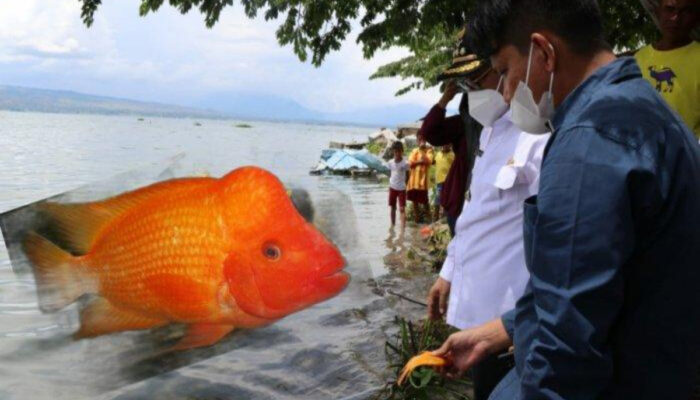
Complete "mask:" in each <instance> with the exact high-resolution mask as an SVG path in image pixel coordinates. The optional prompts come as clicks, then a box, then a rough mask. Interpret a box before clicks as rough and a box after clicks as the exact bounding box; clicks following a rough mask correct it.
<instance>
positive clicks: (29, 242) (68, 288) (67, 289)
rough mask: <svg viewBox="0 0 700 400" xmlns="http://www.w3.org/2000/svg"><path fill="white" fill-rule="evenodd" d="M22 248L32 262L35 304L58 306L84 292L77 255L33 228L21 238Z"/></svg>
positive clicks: (45, 308)
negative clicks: (22, 239) (37, 296)
mask: <svg viewBox="0 0 700 400" xmlns="http://www.w3.org/2000/svg"><path fill="white" fill-rule="evenodd" d="M24 251H25V253H26V255H27V257H28V258H29V261H31V263H32V264H33V265H34V277H35V279H36V285H37V293H38V295H39V308H40V309H41V310H42V311H44V312H52V311H57V310H60V309H61V308H63V307H66V306H67V305H69V304H71V303H73V302H75V301H76V300H77V299H78V297H80V296H82V295H83V294H84V293H86V290H84V286H85V285H84V280H83V279H82V277H81V276H80V268H79V267H80V264H81V260H80V259H79V258H78V257H74V256H73V255H71V254H70V253H68V252H67V251H65V250H63V249H61V248H60V247H58V246H56V245H55V244H53V243H51V242H50V241H48V240H47V239H45V238H43V237H41V236H39V235H38V234H36V233H34V232H31V233H29V234H28V235H27V237H26V238H25V240H24Z"/></svg>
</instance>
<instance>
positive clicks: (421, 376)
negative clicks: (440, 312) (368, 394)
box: [374, 317, 472, 400]
mask: <svg viewBox="0 0 700 400" xmlns="http://www.w3.org/2000/svg"><path fill="white" fill-rule="evenodd" d="M394 323H395V324H396V325H397V326H398V328H399V329H398V332H397V333H396V334H395V335H394V336H392V337H391V339H390V340H388V341H387V342H386V344H385V348H384V352H385V355H386V360H387V364H388V368H389V371H390V373H391V374H392V376H393V377H394V378H393V379H392V380H391V381H389V382H388V383H387V384H386V386H385V387H384V388H383V389H382V390H381V391H380V392H379V393H378V394H377V396H376V397H375V398H374V399H375V400H401V399H411V400H413V399H425V400H428V399H466V400H468V399H470V397H469V396H468V395H467V393H469V392H471V387H472V383H471V381H470V380H467V379H458V380H449V379H446V378H444V377H442V375H440V374H439V373H438V372H436V371H435V370H434V369H432V368H429V367H423V368H417V369H416V370H415V371H413V373H412V374H411V376H410V377H409V379H408V381H407V382H405V383H404V384H403V385H401V386H399V385H398V384H397V383H396V379H397V378H398V376H399V374H400V373H401V370H402V369H403V367H404V365H406V363H407V362H408V360H410V359H411V358H412V357H413V356H415V355H418V354H420V353H422V352H423V351H427V350H435V349H436V348H438V347H440V345H442V343H443V342H444V341H445V340H447V337H448V336H449V335H450V334H451V333H453V332H455V330H454V329H453V328H451V327H449V326H448V325H447V324H445V323H444V322H442V321H429V320H425V321H422V322H418V323H414V322H412V321H407V320H405V319H403V318H400V317H396V318H395V320H394Z"/></svg>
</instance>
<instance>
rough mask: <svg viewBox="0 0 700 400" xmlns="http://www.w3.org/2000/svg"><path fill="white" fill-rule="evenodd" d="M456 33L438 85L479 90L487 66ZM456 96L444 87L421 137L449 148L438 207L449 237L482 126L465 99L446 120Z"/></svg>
mask: <svg viewBox="0 0 700 400" xmlns="http://www.w3.org/2000/svg"><path fill="white" fill-rule="evenodd" d="M467 48H468V46H467V44H466V41H465V38H464V32H462V33H460V38H459V42H458V43H457V47H456V49H455V51H454V53H453V54H454V57H453V60H452V65H450V67H449V68H448V69H447V70H445V71H444V72H443V73H442V74H441V75H440V76H439V77H438V80H440V81H454V80H459V81H461V82H462V83H465V84H466V85H467V86H470V87H479V84H480V83H481V81H482V80H483V79H484V78H485V77H486V76H487V75H488V74H489V71H490V67H489V65H488V63H485V62H482V61H481V60H477V59H476V56H475V55H474V54H472V52H471V51H468V50H467ZM457 94H458V88H457V86H456V85H448V86H447V87H446V89H445V92H444V93H443V95H442V97H441V98H440V100H439V101H438V103H437V104H436V105H435V106H433V108H432V109H430V111H429V112H428V114H427V115H426V116H425V118H424V119H423V125H422V126H421V133H422V134H423V135H424V136H425V138H426V140H427V141H428V143H430V144H432V145H433V146H444V145H446V144H449V145H451V146H452V151H453V152H454V155H455V159H454V162H453V163H452V166H451V167H450V170H449V172H448V173H447V176H446V177H445V181H444V182H443V184H442V190H441V192H440V205H441V206H442V208H443V210H444V211H445V217H446V218H447V225H449V227H450V233H451V234H452V237H454V236H455V224H456V223H457V218H458V217H459V215H460V214H461V213H462V208H463V206H464V200H465V193H466V191H467V188H468V186H469V180H470V175H471V172H472V168H473V166H474V160H475V159H476V152H477V150H478V148H479V135H480V133H481V129H482V126H481V124H479V123H478V122H477V121H475V120H474V119H473V118H471V117H470V116H469V109H468V108H469V107H468V104H467V96H466V95H464V96H462V101H461V104H460V107H459V109H460V114H459V115H454V116H451V117H447V116H446V114H447V106H448V104H449V103H450V102H451V101H452V99H454V98H455V96H457Z"/></svg>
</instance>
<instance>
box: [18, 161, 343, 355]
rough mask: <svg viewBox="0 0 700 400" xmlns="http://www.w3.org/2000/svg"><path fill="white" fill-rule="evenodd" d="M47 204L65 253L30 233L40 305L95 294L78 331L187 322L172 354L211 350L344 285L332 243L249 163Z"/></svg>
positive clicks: (28, 248)
mask: <svg viewBox="0 0 700 400" xmlns="http://www.w3.org/2000/svg"><path fill="white" fill-rule="evenodd" d="M42 211H43V212H44V213H46V214H48V216H49V217H50V218H51V220H52V221H53V231H54V232H56V236H57V238H56V241H57V242H58V243H61V245H62V246H63V247H65V248H66V249H68V250H69V251H70V252H69V251H67V250H64V249H63V248H61V247H59V246H57V245H55V244H54V243H52V242H50V241H49V240H47V239H45V238H43V237H42V236H39V235H38V234H36V233H30V234H28V236H27V237H26V239H25V241H24V249H25V252H26V254H27V256H28V258H29V260H30V261H31V262H32V264H33V265H34V275H35V277H36V281H37V288H38V292H39V300H40V306H41V309H42V310H43V311H47V312H49V311H54V310H57V309H60V308H63V307H65V306H67V305H69V304H70V303H73V302H75V301H76V300H77V299H78V298H79V297H80V296H82V295H84V294H93V295H96V296H95V297H94V298H93V299H92V300H91V301H90V303H88V305H87V306H86V307H85V308H84V309H83V310H82V311H81V313H80V330H79V331H78V332H77V333H76V337H79V338H80V337H93V336H97V335H102V334H107V333H112V332H119V331H126V330H135V329H148V328H152V327H157V326H162V325H166V324H169V323H173V322H175V323H184V324H187V333H186V334H185V336H184V337H183V338H182V339H181V340H180V342H179V343H178V344H177V345H176V346H175V348H176V349H187V348H193V347H201V346H208V345H211V344H214V343H216V342H217V341H219V340H220V339H221V338H222V337H224V336H225V335H227V334H228V333H229V332H231V331H232V330H233V329H235V328H237V327H240V328H253V327H258V326H262V325H266V324H269V323H271V322H273V321H275V320H277V319H280V318H282V317H284V316H286V315H288V314H291V313H293V312H295V311H299V310H301V309H303V308H306V307H309V306H310V305H312V304H315V303H318V302H321V301H324V300H326V299H328V298H330V297H332V296H334V295H336V294H338V293H339V292H340V291H342V290H343V288H345V286H346V285H347V283H348V281H349V276H348V275H347V274H346V273H345V272H343V271H342V268H343V266H344V264H345V262H344V260H343V258H342V256H341V254H340V253H339V252H338V250H337V249H336V247H335V246H333V244H331V243H330V242H329V241H328V240H327V239H326V238H325V237H324V236H323V235H322V234H321V233H320V232H319V231H318V230H316V228H314V227H313V226H312V225H311V224H309V223H308V222H306V220H304V218H303V217H302V216H301V215H299V213H298V212H297V210H296V209H295V207H294V205H293V203H292V201H291V200H290V198H289V197H288V195H287V193H286V191H285V188H284V187H283V185H282V184H281V183H280V181H279V180H278V179H277V178H276V177H275V176H274V175H272V174H271V173H269V172H267V171H265V170H262V169H259V168H255V167H245V168H240V169H237V170H234V171H232V172H230V173H229V174H228V175H226V176H224V177H223V178H220V179H214V178H186V179H175V180H171V181H167V182H162V183H158V184H154V185H151V186H148V187H145V188H142V189H139V190H136V191H133V192H129V193H125V194H123V195H120V196H117V197H113V198H110V199H107V200H104V201H100V202H95V203H86V204H57V203H46V204H45V205H44V206H43V207H42ZM74 254H75V255H74Z"/></svg>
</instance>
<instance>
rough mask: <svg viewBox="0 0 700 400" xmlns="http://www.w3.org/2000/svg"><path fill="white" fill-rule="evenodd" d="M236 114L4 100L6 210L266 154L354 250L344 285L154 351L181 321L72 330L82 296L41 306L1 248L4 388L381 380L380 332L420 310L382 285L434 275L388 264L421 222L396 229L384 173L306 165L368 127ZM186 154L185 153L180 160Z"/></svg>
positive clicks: (1, 197) (55, 392) (153, 394)
mask: <svg viewBox="0 0 700 400" xmlns="http://www.w3.org/2000/svg"><path fill="white" fill-rule="evenodd" d="M237 124H238V121H230V120H201V121H194V120H191V119H168V118H150V117H146V118H144V119H143V120H139V119H138V118H137V117H133V116H95V115H63V114H40V113H16V112H6V111H0V149H1V150H2V152H1V153H0V167H1V168H2V175H0V212H6V211H9V210H11V209H14V208H17V207H20V206H23V205H25V204H28V203H32V202H35V201H38V200H41V199H44V198H47V197H50V196H54V195H57V194H60V193H63V192H67V191H72V190H74V189H76V188H78V187H81V186H85V185H88V186H86V187H87V188H88V189H87V190H86V189H83V190H82V191H79V192H78V194H79V195H80V194H81V193H82V195H84V196H88V197H90V195H92V196H93V197H94V196H97V195H98V194H99V193H91V192H90V188H93V187H99V186H94V185H91V184H92V183H93V182H110V185H111V186H110V187H111V188H112V190H116V189H115V188H118V187H119V185H123V186H125V188H130V186H133V185H134V182H136V181H138V179H144V180H153V179H161V178H162V177H167V176H179V175H192V174H205V173H207V174H211V175H213V176H221V175H223V174H224V173H226V172H228V171H230V170H231V169H234V168H236V167H239V166H243V165H258V166H261V167H264V168H266V169H269V170H271V171H272V172H274V173H275V174H277V175H278V176H279V177H280V178H281V179H282V181H283V182H285V184H287V185H288V186H290V187H299V188H302V189H305V190H307V191H308V192H309V193H310V195H311V198H312V201H313V204H314V206H315V209H316V219H315V220H316V221H317V225H318V226H319V228H321V229H322V230H323V231H324V232H326V233H327V235H328V236H329V237H330V238H331V239H332V240H334V242H336V244H337V245H338V246H339V247H340V248H341V250H342V252H343V254H344V256H345V257H346V259H347V260H348V267H347V270H348V271H349V272H350V273H351V275H352V277H353V279H352V282H351V284H350V286H349V287H348V288H347V289H346V290H345V291H344V292H343V293H342V294H341V295H339V296H337V297H335V298H333V299H332V300H330V301H328V302H325V303H322V304H319V305H316V306H314V307H312V308H310V309H307V310H303V311H301V312H299V313H296V314H293V315H291V316H289V317H287V318H285V319H283V320H281V321H278V322H277V323H275V324H273V325H271V326H269V327H266V328H262V329H257V330H250V331H244V330H241V331H236V332H234V333H233V334H231V335H229V336H228V337H227V338H226V339H224V340H223V341H221V342H220V343H218V344H217V345H215V346H212V347H210V348H206V349H196V350H192V351H186V352H180V353H175V354H167V355H158V353H157V351H156V349H157V348H159V345H162V343H164V342H168V341H172V339H173V338H174V337H176V336H177V335H178V334H179V333H181V330H180V329H178V328H177V327H170V328H164V329H158V330H155V331H151V332H148V331H141V332H126V333H119V334H113V335H106V336H102V337H98V338H95V339H89V340H79V341H74V340H73V339H71V336H70V335H71V333H72V332H74V331H75V330H76V328H77V326H78V319H77V312H78V310H77V306H75V305H74V306H71V307H68V308H67V309H64V310H61V311H60V312H57V313H53V314H42V313H41V312H40V311H39V309H38V307H37V301H36V291H35V285H34V279H33V277H32V275H31V274H28V273H26V272H23V269H22V268H21V267H20V268H18V267H17V265H15V266H14V267H15V269H14V270H13V266H12V265H11V263H10V260H9V256H8V253H7V252H6V251H5V249H4V247H3V248H0V399H29V398H31V399H49V398H50V399H53V400H58V399H82V398H90V399H92V398H105V399H249V398H250V399H280V398H312V399H343V398H348V399H350V398H356V399H364V398H371V397H372V395H373V394H374V393H375V392H376V390H377V388H379V387H381V386H382V385H383V384H384V382H385V381H386V379H387V376H386V371H384V364H383V362H384V354H383V345H384V341H385V340H386V337H387V335H388V334H389V333H390V332H391V331H392V329H393V326H392V324H391V320H392V318H393V316H394V315H395V314H397V313H399V314H402V315H406V316H417V315H421V314H422V313H423V310H422V309H420V308H419V307H416V306H414V305H411V304H409V303H406V302H403V301H399V300H397V299H396V298H392V297H391V296H389V297H386V296H385V295H384V293H385V291H384V289H386V288H387V287H392V288H394V289H395V290H396V291H403V292H408V293H409V294H410V295H412V296H413V297H415V298H419V299H420V298H423V297H424V296H425V287H426V285H427V284H429V283H430V280H431V277H430V276H429V275H427V274H420V273H418V274H413V275H412V278H411V279H410V280H406V279H403V278H401V276H405V274H404V273H403V272H404V271H400V272H402V273H396V272H397V271H389V270H388V269H387V268H386V267H385V262H384V259H385V257H387V256H392V255H394V256H396V255H397V254H398V255H399V256H400V255H401V254H403V253H405V252H406V248H407V244H409V243H410V242H411V241H412V240H417V239H416V232H415V230H412V229H409V230H408V231H407V233H406V236H405V237H394V236H393V235H390V232H389V223H388V215H387V214H388V210H387V207H386V193H387V188H386V186H385V185H383V184H380V183H378V182H376V181H372V180H362V179H360V180H354V179H350V178H343V177H313V176H310V175H309V174H308V171H309V169H310V168H311V167H312V166H313V165H315V164H316V162H317V161H318V158H319V155H320V153H321V150H322V149H324V148H325V147H326V146H327V145H328V142H329V141H331V140H334V141H350V140H353V139H357V140H363V139H365V138H366V136H367V135H368V134H370V133H372V131H373V130H372V129H368V128H357V127H340V126H319V125H304V124H292V123H270V122H249V124H250V125H252V128H249V129H246V128H240V127H237V126H236V125H237ZM178 154H184V155H185V156H184V158H178V159H177V161H173V159H172V158H173V157H174V156H176V155H178ZM129 171H136V172H132V173H131V174H129ZM124 173H126V175H120V174H124ZM115 176H119V177H118V178H114V177H115ZM134 176H136V177H137V178H135V179H136V180H130V179H131V178H133V177H134ZM127 178H129V179H127ZM120 179H121V180H120ZM115 185H116V186H115ZM97 197H99V196H97ZM8 240H9V239H8Z"/></svg>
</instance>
